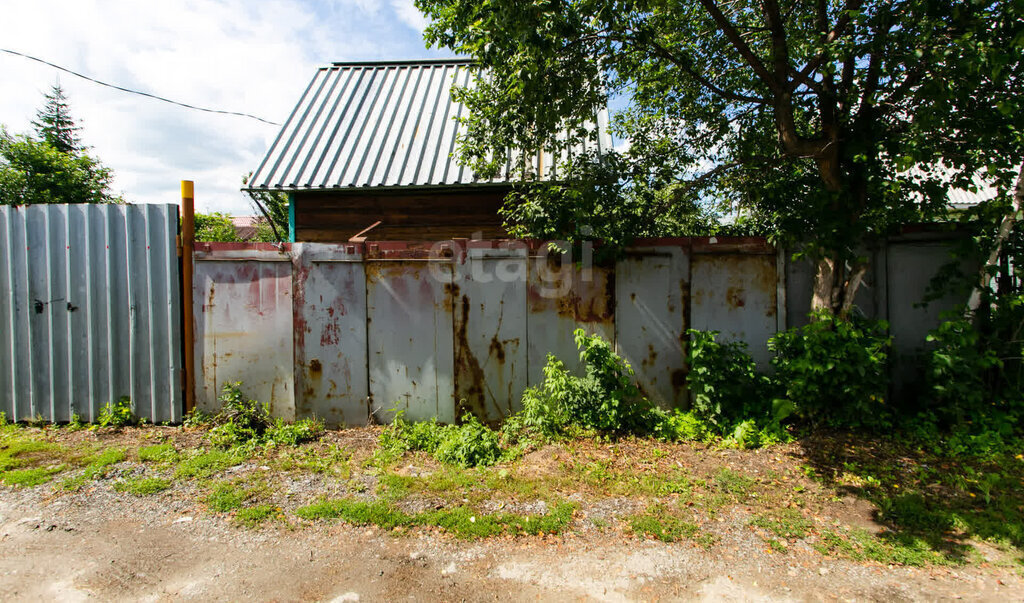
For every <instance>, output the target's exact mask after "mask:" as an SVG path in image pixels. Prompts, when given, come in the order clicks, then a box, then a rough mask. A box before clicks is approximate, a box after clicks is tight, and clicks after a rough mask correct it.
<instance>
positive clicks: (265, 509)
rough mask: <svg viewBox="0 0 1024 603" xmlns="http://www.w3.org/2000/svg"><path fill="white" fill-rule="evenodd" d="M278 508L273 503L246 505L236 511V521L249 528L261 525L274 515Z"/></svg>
mask: <svg viewBox="0 0 1024 603" xmlns="http://www.w3.org/2000/svg"><path fill="white" fill-rule="evenodd" d="M276 511H277V509H275V508H274V506H273V505H265V504H264V505H255V506H252V507H244V508H241V509H238V511H237V512H235V518H234V520H235V523H237V524H239V525H243V526H245V527H247V528H256V527H259V526H260V524H262V523H263V522H264V521H266V520H268V519H270V518H271V517H273V516H274V513H275V512H276Z"/></svg>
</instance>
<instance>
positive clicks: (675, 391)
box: [615, 247, 690, 408]
mask: <svg viewBox="0 0 1024 603" xmlns="http://www.w3.org/2000/svg"><path fill="white" fill-rule="evenodd" d="M689 259H690V258H689V255H688V253H687V250H686V249H685V248H682V247H653V248H649V249H643V250H631V251H630V252H629V253H628V254H627V255H626V257H625V258H623V259H622V260H620V261H619V262H618V264H617V265H616V270H615V343H616V347H617V351H618V353H619V354H620V355H621V356H622V357H623V358H624V359H626V360H627V361H628V362H629V363H630V364H631V365H632V366H633V370H634V371H635V372H636V378H637V382H638V384H639V386H640V390H641V391H642V392H643V394H644V395H645V396H647V398H648V399H650V400H651V401H652V402H655V403H657V404H659V405H660V406H663V407H665V408H675V407H678V406H686V400H687V393H686V371H685V369H684V366H685V357H684V355H685V352H684V345H685V343H686V316H685V314H686V312H685V310H686V302H687V297H688V293H689V277H690V262H689Z"/></svg>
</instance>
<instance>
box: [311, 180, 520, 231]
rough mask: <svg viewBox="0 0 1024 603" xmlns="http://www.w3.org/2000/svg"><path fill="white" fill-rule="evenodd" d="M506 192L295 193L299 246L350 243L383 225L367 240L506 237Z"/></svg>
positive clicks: (488, 190)
mask: <svg viewBox="0 0 1024 603" xmlns="http://www.w3.org/2000/svg"><path fill="white" fill-rule="evenodd" d="M506 194H508V189H505V188H487V189H477V190H474V191H445V190H439V191H418V192H403V193H391V192H388V193H380V192H378V193H375V194H351V193H337V192H330V193H327V192H325V193H295V197H294V199H295V240H296V241H300V242H311V243H336V242H342V241H347V240H348V239H349V238H350V237H352V236H355V235H356V234H358V233H359V232H361V231H362V230H363V229H365V228H367V227H369V226H370V225H371V224H373V223H374V222H376V221H377V220H380V221H381V222H382V224H381V225H380V226H378V227H376V228H374V229H373V230H371V231H370V232H368V233H367V234H366V235H365V236H366V237H367V239H369V240H374V241H424V240H426V241H431V240H444V239H451V238H471V237H473V236H474V235H475V236H477V237H481V238H484V239H497V238H504V237H507V236H508V235H507V233H506V232H505V229H504V228H502V226H501V222H502V220H501V216H499V215H498V209H499V208H501V204H502V200H503V199H504V198H505V195H506Z"/></svg>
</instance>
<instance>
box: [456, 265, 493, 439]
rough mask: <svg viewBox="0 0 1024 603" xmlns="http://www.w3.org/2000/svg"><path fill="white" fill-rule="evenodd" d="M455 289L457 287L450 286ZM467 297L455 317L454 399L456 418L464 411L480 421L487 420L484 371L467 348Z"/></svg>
mask: <svg viewBox="0 0 1024 603" xmlns="http://www.w3.org/2000/svg"><path fill="white" fill-rule="evenodd" d="M452 287H457V285H452ZM468 325H469V296H467V295H463V296H462V303H461V312H459V315H458V316H456V317H455V397H456V399H458V400H459V405H458V408H457V409H456V410H457V415H456V418H458V416H459V415H461V414H463V412H465V411H469V412H471V413H473V415H474V416H476V417H477V418H478V419H480V420H481V421H486V420H487V407H486V401H485V400H484V383H485V381H484V371H483V369H482V368H481V367H480V362H479V361H477V359H476V357H475V356H473V352H472V350H471V349H470V347H469V338H468V336H467V333H466V328H467V327H468Z"/></svg>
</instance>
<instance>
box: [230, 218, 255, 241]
mask: <svg viewBox="0 0 1024 603" xmlns="http://www.w3.org/2000/svg"><path fill="white" fill-rule="evenodd" d="M259 223H260V217H259V216H231V225H232V226H234V227H235V234H236V235H238V238H239V239H241V240H243V241H251V240H253V239H255V238H256V227H257V226H259Z"/></svg>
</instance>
